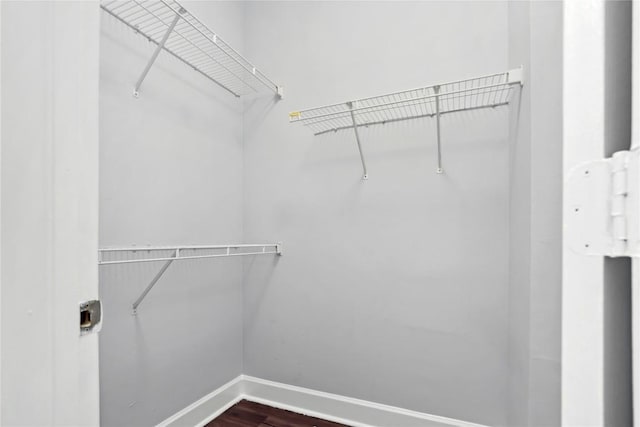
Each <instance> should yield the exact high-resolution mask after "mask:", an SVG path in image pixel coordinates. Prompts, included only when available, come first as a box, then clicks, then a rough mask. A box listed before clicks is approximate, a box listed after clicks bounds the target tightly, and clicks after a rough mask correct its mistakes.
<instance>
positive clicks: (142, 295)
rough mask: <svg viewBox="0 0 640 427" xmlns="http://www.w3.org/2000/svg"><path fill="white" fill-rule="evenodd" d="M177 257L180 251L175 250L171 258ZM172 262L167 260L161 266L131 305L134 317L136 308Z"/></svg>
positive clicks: (136, 312) (136, 311)
mask: <svg viewBox="0 0 640 427" xmlns="http://www.w3.org/2000/svg"><path fill="white" fill-rule="evenodd" d="M179 255H180V249H176V250H175V251H174V252H173V255H172V256H171V257H172V258H178V256H179ZM173 261H175V259H170V260H167V261H166V262H165V263H164V265H163V266H162V268H161V269H160V271H158V273H157V274H156V275H155V276H154V278H153V279H151V282H149V284H148V285H147V287H146V288H144V291H142V293H141V294H140V296H139V297H138V299H137V300H136V301H135V302H134V303H133V305H132V308H133V314H134V315H135V314H138V306H139V305H140V303H141V302H142V300H144V298H145V297H146V296H147V294H148V293H149V292H150V291H151V289H153V287H154V286H155V285H156V283H158V280H160V278H161V277H162V275H163V274H164V272H165V271H167V268H169V266H170V265H171V264H172V263H173Z"/></svg>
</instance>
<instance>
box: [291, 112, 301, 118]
mask: <svg viewBox="0 0 640 427" xmlns="http://www.w3.org/2000/svg"><path fill="white" fill-rule="evenodd" d="M299 118H300V111H293V112H291V113H289V119H299Z"/></svg>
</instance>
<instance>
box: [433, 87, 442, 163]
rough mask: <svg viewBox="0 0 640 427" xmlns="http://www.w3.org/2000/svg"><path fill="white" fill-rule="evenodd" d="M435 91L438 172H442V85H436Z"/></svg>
mask: <svg viewBox="0 0 640 427" xmlns="http://www.w3.org/2000/svg"><path fill="white" fill-rule="evenodd" d="M433 92H434V93H435V94H436V98H435V102H436V136H437V144H438V168H437V169H436V173H439V174H441V173H442V172H443V170H442V147H441V145H440V95H439V93H440V86H439V85H438V86H434V87H433Z"/></svg>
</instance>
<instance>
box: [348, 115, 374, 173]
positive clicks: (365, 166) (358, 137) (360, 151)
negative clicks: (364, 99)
mask: <svg viewBox="0 0 640 427" xmlns="http://www.w3.org/2000/svg"><path fill="white" fill-rule="evenodd" d="M347 106H348V107H349V112H350V113H351V121H352V123H353V132H354V133H355V135H356V143H357V144H358V152H359V153H360V161H361V162H362V171H363V174H362V179H363V180H367V179H369V174H368V173H367V164H366V162H365V161H364V153H363V152H362V144H361V143H360V134H359V133H358V122H357V121H356V116H355V114H354V112H353V109H354V108H355V106H354V103H353V102H347Z"/></svg>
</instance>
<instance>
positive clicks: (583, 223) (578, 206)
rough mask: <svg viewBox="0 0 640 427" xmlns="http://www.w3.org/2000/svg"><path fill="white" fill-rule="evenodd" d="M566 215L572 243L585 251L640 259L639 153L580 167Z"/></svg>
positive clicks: (572, 182)
mask: <svg viewBox="0 0 640 427" xmlns="http://www.w3.org/2000/svg"><path fill="white" fill-rule="evenodd" d="M565 197H566V198H567V201H568V203H567V204H566V208H565V209H567V211H565V213H564V218H565V225H564V226H565V229H566V230H567V237H568V245H569V247H570V248H571V250H573V251H574V252H576V253H578V254H581V255H597V256H610V257H623V256H627V257H640V151H639V150H631V151H619V152H617V153H614V154H613V156H612V157H610V158H607V159H601V160H596V161H591V162H587V163H584V164H582V165H579V166H577V167H576V168H574V169H573V170H572V171H571V172H570V173H569V178H568V180H567V185H566V192H565Z"/></svg>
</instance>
